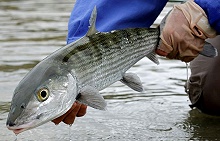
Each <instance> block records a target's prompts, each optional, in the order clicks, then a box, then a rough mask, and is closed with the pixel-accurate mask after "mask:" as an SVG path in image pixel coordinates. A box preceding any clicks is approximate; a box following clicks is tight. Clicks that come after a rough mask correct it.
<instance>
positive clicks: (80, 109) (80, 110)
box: [52, 102, 87, 124]
mask: <svg viewBox="0 0 220 141" xmlns="http://www.w3.org/2000/svg"><path fill="white" fill-rule="evenodd" d="M86 109H87V106H86V105H84V104H81V103H78V102H75V103H74V104H73V106H72V107H71V108H70V109H69V110H68V111H67V112H66V113H65V114H64V115H62V116H60V117H58V118H56V119H54V120H52V122H53V123H55V124H59V123H60V122H62V121H63V122H64V123H65V124H73V122H74V120H75V118H76V117H81V116H84V115H85V114H86Z"/></svg>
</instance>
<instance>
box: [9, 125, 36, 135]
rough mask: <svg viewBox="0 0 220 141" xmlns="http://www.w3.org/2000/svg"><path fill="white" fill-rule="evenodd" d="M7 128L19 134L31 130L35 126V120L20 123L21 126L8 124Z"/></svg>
mask: <svg viewBox="0 0 220 141" xmlns="http://www.w3.org/2000/svg"><path fill="white" fill-rule="evenodd" d="M7 128H8V129H9V130H12V131H13V132H14V133H15V134H16V135H17V134H19V133H21V132H24V131H26V130H29V129H31V128H33V122H30V123H27V124H23V125H19V126H9V125H7Z"/></svg>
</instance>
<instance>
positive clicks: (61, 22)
mask: <svg viewBox="0 0 220 141" xmlns="http://www.w3.org/2000/svg"><path fill="white" fill-rule="evenodd" d="M74 3H75V1H74V0H65V1H55V0H38V1H34V0H0V129H1V130H0V141H11V140H17V141H18V140H19V141H20V140H21V141H37V140H41V141H48V140H50V141H60V140H62V141H65V140H73V141H75V140H76V141H82V140H83V141H84V140H88V141H90V140H91V141H102V140H109V141H115V140H120V141H128V140H129V141H131V140H133V141H137V140H140V141H143V140H168V141H171V140H218V139H220V134H218V133H219V132H220V119H219V118H218V117H213V116H208V115H205V114H202V113H199V112H198V111H197V110H191V109H190V107H189V106H188V105H189V104H190V102H189V100H188V97H187V94H186V93H185V92H184V84H185V82H186V79H187V74H186V71H187V69H186V64H185V63H183V62H181V61H176V60H167V59H164V58H160V65H158V66H157V65H155V64H154V63H152V62H151V61H149V60H148V59H147V58H144V59H143V60H141V61H140V62H138V63H137V64H136V65H135V66H134V67H132V68H131V69H130V70H129V71H130V72H135V73H137V75H138V76H139V77H140V78H141V80H142V81H143V85H144V88H145V91H144V92H143V93H137V92H135V91H133V90H131V89H130V88H128V87H127V86H125V85H123V84H122V83H119V82H117V83H115V84H113V85H112V86H110V87H108V88H107V89H105V90H103V91H101V94H102V95H104V97H105V99H106V100H107V103H108V107H107V108H108V110H107V111H99V110H95V109H92V108H88V112H87V114H86V115H85V116H84V117H82V118H77V119H76V121H75V123H74V124H73V125H72V126H71V127H70V126H67V125H65V124H60V125H58V126H55V125H54V124H53V123H52V122H50V123H47V124H44V125H42V126H40V127H37V128H35V129H32V130H29V131H26V132H24V133H22V134H20V135H18V136H17V137H16V136H15V135H14V134H13V133H12V131H9V130H8V129H7V128H6V126H5V124H6V119H7V114H8V111H9V106H10V101H11V98H12V95H13V91H14V89H15V87H16V85H17V84H18V82H19V81H20V80H21V79H22V78H23V77H24V76H25V74H26V73H27V72H28V71H29V70H30V69H31V68H32V67H34V66H35V65H36V64H37V63H38V62H39V61H41V60H42V59H43V58H45V57H46V56H47V55H49V54H50V53H52V52H53V51H55V50H57V49H59V48H60V47H62V46H65V44H66V35H67V24H68V19H69V16H70V13H71V10H72V8H73V6H74ZM178 3H180V1H178V2H177V1H175V0H172V1H171V2H169V3H168V4H167V6H166V7H165V8H164V10H163V12H162V13H161V15H160V16H159V17H158V19H157V20H156V21H155V25H157V24H159V23H160V21H161V19H162V18H163V16H164V15H166V13H167V12H168V11H169V10H170V9H171V8H172V6H173V5H174V4H178Z"/></svg>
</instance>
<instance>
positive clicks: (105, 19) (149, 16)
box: [52, 0, 220, 124]
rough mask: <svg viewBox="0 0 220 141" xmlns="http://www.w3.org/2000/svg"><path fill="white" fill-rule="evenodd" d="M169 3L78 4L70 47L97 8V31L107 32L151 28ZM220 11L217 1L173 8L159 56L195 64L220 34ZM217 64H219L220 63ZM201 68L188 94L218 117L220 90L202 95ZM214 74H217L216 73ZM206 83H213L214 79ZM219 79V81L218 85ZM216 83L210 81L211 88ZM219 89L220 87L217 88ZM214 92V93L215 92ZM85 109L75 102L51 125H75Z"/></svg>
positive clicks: (194, 104) (118, 0) (194, 74)
mask: <svg viewBox="0 0 220 141" xmlns="http://www.w3.org/2000/svg"><path fill="white" fill-rule="evenodd" d="M167 1H168V0H163V1H161V0H154V1H147V0H142V1H140V0H132V1H129V2H127V1H121V0H110V1H109V0H102V1H100V0H93V1H90V2H89V3H88V2H85V1H84V0H77V1H76V3H75V6H74V8H73V11H72V13H71V16H70V20H69V25H68V37H67V44H69V43H71V42H73V41H75V40H77V39H79V38H80V37H82V36H84V35H85V34H86V33H87V31H88V28H89V22H88V21H89V18H90V15H91V12H92V9H93V8H94V7H95V6H96V7H97V10H98V14H97V23H96V28H97V30H98V31H101V32H108V31H112V30H118V29H125V28H132V27H146V28H148V27H150V26H151V25H152V24H153V22H154V21H155V19H156V18H157V16H158V15H159V14H160V12H161V11H162V9H163V8H164V6H165V5H166V3H167ZM219 9H220V1H216V0H194V1H193V0H190V1H187V2H186V3H184V4H180V5H176V6H174V8H173V9H172V11H171V12H170V13H169V14H168V16H167V17H166V20H165V24H164V25H161V27H160V28H161V35H160V39H161V41H160V43H159V45H158V48H157V49H156V53H157V54H158V55H161V56H166V57H167V58H170V59H179V60H182V61H184V62H190V61H192V60H193V59H194V58H196V57H197V56H198V55H199V53H200V52H201V51H202V50H203V46H204V44H205V40H206V39H207V38H214V37H215V36H216V35H218V34H219V33H220V12H219ZM204 58H205V57H204ZM204 60H207V59H206V58H205V59H203V62H204V63H206V61H204ZM210 60H211V59H210ZM209 62H212V61H209ZM215 62H219V59H218V60H217V61H215ZM196 65H197V62H194V65H193V66H196ZM200 65H204V64H200ZM204 66H205V65H204ZM209 66H213V65H209ZM218 66H219V65H218ZM194 68H195V67H194ZM198 68H199V67H197V69H196V70H193V67H192V76H191V78H190V82H189V86H190V87H189V91H188V94H189V98H190V100H191V102H192V107H197V108H198V109H200V110H201V111H202V112H205V113H210V114H216V115H219V114H220V104H219V103H220V102H219V101H218V98H220V96H219V94H218V93H219V92H220V90H219V88H218V89H217V88H216V90H217V91H216V92H215V93H214V94H215V96H210V95H211V93H210V94H209V93H208V92H207V91H208V90H209V89H210V88H207V89H205V91H204V92H206V93H203V91H202V88H201V87H202V86H204V85H201V83H204V82H205V80H206V79H205V75H206V74H207V70H208V69H205V72H204V73H205V74H204V73H203V74H202V76H201V75H199V74H200V69H198ZM211 70H212V71H214V70H213V69H211ZM203 71H204V70H203ZM211 76H212V75H211ZM207 79H210V80H209V81H211V78H207ZM219 79H220V78H216V82H217V80H219ZM213 83H214V82H213V81H211V83H210V85H211V84H213ZM210 85H207V86H206V87H208V86H210ZM216 85H217V83H215V85H214V86H216ZM216 87H217V86H216ZM213 91H215V88H214V90H212V92H213ZM205 98H207V100H206V99H205ZM216 98H217V99H216ZM201 99H202V100H201ZM86 109H87V106H86V105H84V104H81V103H79V102H75V103H74V104H73V106H72V108H71V109H70V110H69V111H68V112H66V113H65V114H64V115H62V116H60V117H59V118H56V119H54V120H53V121H52V122H54V123H55V124H59V123H60V122H62V121H63V122H64V123H66V124H72V123H73V122H74V120H75V117H80V116H84V115H85V114H86Z"/></svg>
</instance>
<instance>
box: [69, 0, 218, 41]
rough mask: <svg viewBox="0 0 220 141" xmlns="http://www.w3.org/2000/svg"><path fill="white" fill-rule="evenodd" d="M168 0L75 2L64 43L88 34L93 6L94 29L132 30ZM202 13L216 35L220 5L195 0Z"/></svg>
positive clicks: (214, 1)
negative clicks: (94, 13)
mask: <svg viewBox="0 0 220 141" xmlns="http://www.w3.org/2000/svg"><path fill="white" fill-rule="evenodd" d="M167 1H168V0H129V1H126V0H90V1H85V0H77V1H76V3H75V6H74V8H73V10H72V13H71V16H70V19H69V25H68V36H67V44H69V43H71V42H73V41H75V40H77V39H78V38H80V37H82V36H84V35H85V34H86V32H87V31H88V26H89V19H90V15H91V12H92V10H93V8H94V7H95V5H96V7H97V22H96V28H97V29H98V31H102V32H105V31H111V30H116V29H124V28H132V27H150V26H151V25H152V24H153V22H154V21H155V19H156V18H157V17H158V15H159V14H160V12H161V11H162V9H163V8H164V6H165V4H166V3H167ZM195 2H196V3H197V4H199V5H200V6H201V7H202V8H203V9H204V10H205V12H206V14H207V15H208V18H209V22H210V24H211V26H213V27H214V28H215V29H216V30H217V32H218V33H220V2H219V1H218V0H195Z"/></svg>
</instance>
